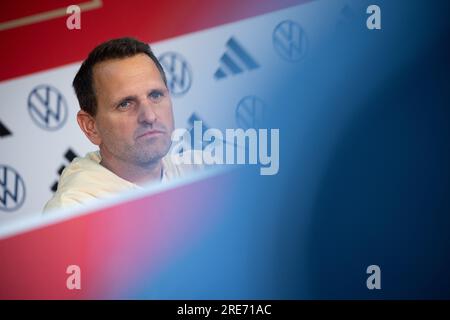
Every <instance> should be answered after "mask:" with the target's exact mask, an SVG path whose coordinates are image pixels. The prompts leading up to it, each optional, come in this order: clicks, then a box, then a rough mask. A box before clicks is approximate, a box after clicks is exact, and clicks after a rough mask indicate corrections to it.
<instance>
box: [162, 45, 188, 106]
mask: <svg viewBox="0 0 450 320" xmlns="http://www.w3.org/2000/svg"><path fill="white" fill-rule="evenodd" d="M158 60H159V62H160V63H161V65H162V66H163V68H164V71H165V72H166V77H167V85H168V86H169V90H170V92H171V93H172V95H173V96H175V97H180V96H182V95H184V94H185V93H186V92H188V90H189V89H190V87H191V84H192V71H191V67H190V66H189V64H188V63H187V61H186V59H184V58H183V57H182V56H181V55H180V54H178V53H175V52H166V53H164V54H162V55H161V56H160V57H159V59H158Z"/></svg>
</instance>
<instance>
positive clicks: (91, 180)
mask: <svg viewBox="0 0 450 320" xmlns="http://www.w3.org/2000/svg"><path fill="white" fill-rule="evenodd" d="M100 160H101V158H100V155H99V152H98V151H96V152H90V153H88V154H86V156H85V157H77V158H74V159H73V160H72V162H71V163H70V164H69V165H68V166H67V167H66V168H65V169H64V170H63V172H62V174H61V177H60V179H59V182H58V188H57V190H56V192H55V194H54V195H53V197H52V198H51V199H50V200H49V201H48V202H47V204H46V205H45V208H44V211H48V210H50V209H55V208H61V207H66V206H68V205H72V204H81V203H84V202H86V201H88V200H90V199H96V198H101V197H104V196H107V195H108V194H111V193H115V192H118V191H121V190H124V189H127V188H131V187H133V184H132V183H130V182H128V181H126V180H123V179H122V178H120V177H118V176H116V175H115V174H113V173H112V172H110V171H109V170H108V169H106V168H104V167H103V166H102V165H101V164H100Z"/></svg>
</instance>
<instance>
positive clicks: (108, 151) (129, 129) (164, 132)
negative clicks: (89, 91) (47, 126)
mask: <svg viewBox="0 0 450 320" xmlns="http://www.w3.org/2000/svg"><path fill="white" fill-rule="evenodd" d="M93 71H94V72H93V78H94V88H95V93H96V97H97V114H96V116H95V127H96V130H97V134H98V136H99V140H98V143H96V144H98V145H99V146H100V150H101V153H102V157H103V158H104V159H105V158H108V157H109V158H110V159H111V160H114V161H121V162H126V163H130V164H134V165H139V166H145V165H147V164H150V163H153V162H155V161H158V160H159V159H160V158H162V157H163V156H165V155H166V154H167V152H168V150H169V148H170V145H171V139H170V137H171V134H172V131H173V129H174V123H173V113H172V102H171V100H170V96H169V92H168V90H167V88H166V86H165V84H164V81H163V80H162V78H161V74H160V73H159V71H158V69H157V67H156V65H155V64H154V62H153V61H152V60H151V59H150V57H148V56H147V55H146V54H138V55H135V56H133V57H129V58H124V59H114V60H108V61H104V62H101V63H99V64H97V65H95V66H94V70H93ZM105 160H108V159H105Z"/></svg>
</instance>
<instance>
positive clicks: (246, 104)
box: [235, 96, 266, 130]
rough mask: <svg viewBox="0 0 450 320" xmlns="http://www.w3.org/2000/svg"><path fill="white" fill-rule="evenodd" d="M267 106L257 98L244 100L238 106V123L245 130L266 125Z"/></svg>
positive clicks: (251, 97)
mask: <svg viewBox="0 0 450 320" xmlns="http://www.w3.org/2000/svg"><path fill="white" fill-rule="evenodd" d="M265 112H266V104H265V103H264V101H262V100H261V99H260V98H258V97H256V96H247V97H244V98H242V99H241V100H240V101H239V103H238V104H237V106H236V113H235V115H236V123H237V125H238V126H239V127H241V128H242V129H244V130H247V129H249V128H255V129H256V128H262V127H263V126H264V125H265V122H266V121H265V120H266V119H265Z"/></svg>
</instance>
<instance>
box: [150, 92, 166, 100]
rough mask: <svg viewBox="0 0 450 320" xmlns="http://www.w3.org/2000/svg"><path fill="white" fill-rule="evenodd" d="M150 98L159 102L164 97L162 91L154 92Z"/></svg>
mask: <svg viewBox="0 0 450 320" xmlns="http://www.w3.org/2000/svg"><path fill="white" fill-rule="evenodd" d="M149 96H150V98H151V99H152V100H157V101H159V100H160V99H161V98H162V97H163V93H162V92H161V91H152V92H151V93H150V95H149Z"/></svg>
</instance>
